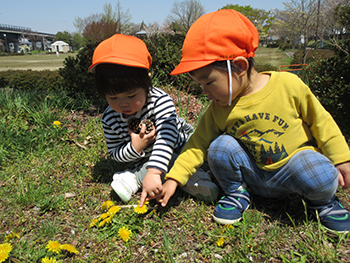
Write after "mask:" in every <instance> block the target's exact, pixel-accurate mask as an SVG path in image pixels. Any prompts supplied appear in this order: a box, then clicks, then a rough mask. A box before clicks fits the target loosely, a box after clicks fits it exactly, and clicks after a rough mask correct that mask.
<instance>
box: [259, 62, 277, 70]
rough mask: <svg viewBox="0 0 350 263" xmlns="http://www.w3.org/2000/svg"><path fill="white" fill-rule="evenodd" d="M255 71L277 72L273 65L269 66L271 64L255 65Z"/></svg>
mask: <svg viewBox="0 0 350 263" xmlns="http://www.w3.org/2000/svg"><path fill="white" fill-rule="evenodd" d="M255 69H256V71H258V72H263V71H277V70H278V68H277V67H275V66H274V65H271V64H268V63H266V64H256V65H255Z"/></svg>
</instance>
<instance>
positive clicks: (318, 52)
mask: <svg viewBox="0 0 350 263" xmlns="http://www.w3.org/2000/svg"><path fill="white" fill-rule="evenodd" d="M306 52H307V53H306V59H305V63H306V64H309V63H311V62H312V61H314V60H320V59H323V58H330V57H333V56H334V51H333V50H330V49H311V50H307V51H306ZM302 63H303V52H302V51H301V50H298V51H296V52H295V53H294V55H293V60H292V61H291V63H290V64H302Z"/></svg>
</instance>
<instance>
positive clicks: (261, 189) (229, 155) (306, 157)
mask: <svg viewBox="0 0 350 263" xmlns="http://www.w3.org/2000/svg"><path fill="white" fill-rule="evenodd" d="M208 163H209V166H210V170H211V171H212V173H213V175H214V176H215V178H216V179H217V181H218V182H219V184H220V186H221V188H222V189H223V191H224V193H225V194H229V193H233V192H234V191H236V190H237V188H238V187H239V186H241V185H242V184H243V182H245V183H246V184H247V185H248V188H249V189H250V191H251V193H253V194H257V195H260V196H264V197H272V198H276V197H281V196H284V195H287V194H292V193H297V194H300V195H301V196H303V197H304V198H306V199H307V200H308V201H311V202H312V203H313V204H314V205H327V204H329V203H331V201H332V198H333V197H334V195H335V192H336V190H337V187H338V171H337V169H336V168H335V166H334V165H333V164H332V162H331V161H330V160H329V159H328V158H326V157H325V156H324V155H322V154H320V153H318V152H314V151H312V150H305V151H301V152H299V153H297V154H295V155H294V156H292V157H291V158H290V160H289V161H288V162H287V163H286V164H285V165H284V166H282V167H281V168H279V169H277V170H275V171H265V170H262V169H259V168H258V167H257V165H256V163H255V160H254V158H253V156H252V155H251V154H250V153H249V152H248V150H247V149H246V148H245V147H244V146H242V145H241V144H240V143H239V142H238V141H237V140H236V139H235V138H233V137H232V136H230V135H221V136H219V137H218V138H216V139H215V140H214V141H213V142H212V143H211V145H210V147H209V150H208Z"/></svg>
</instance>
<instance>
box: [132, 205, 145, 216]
mask: <svg viewBox="0 0 350 263" xmlns="http://www.w3.org/2000/svg"><path fill="white" fill-rule="evenodd" d="M147 211H148V207H147V205H146V204H144V205H143V206H141V207H140V206H136V207H135V208H134V212H135V213H138V214H144V213H146V212H147Z"/></svg>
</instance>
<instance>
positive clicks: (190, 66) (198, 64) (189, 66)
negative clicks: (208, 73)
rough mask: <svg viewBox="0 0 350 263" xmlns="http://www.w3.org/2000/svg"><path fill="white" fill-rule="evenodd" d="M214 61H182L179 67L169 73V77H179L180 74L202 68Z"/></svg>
mask: <svg viewBox="0 0 350 263" xmlns="http://www.w3.org/2000/svg"><path fill="white" fill-rule="evenodd" d="M213 62H215V60H210V61H209V60H206V61H203V60H202V61H182V62H180V64H179V65H177V67H176V68H175V69H174V70H173V71H172V72H171V73H170V75H179V74H182V73H187V72H190V71H193V70H196V69H199V68H202V67H205V66H207V65H209V64H211V63H213Z"/></svg>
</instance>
